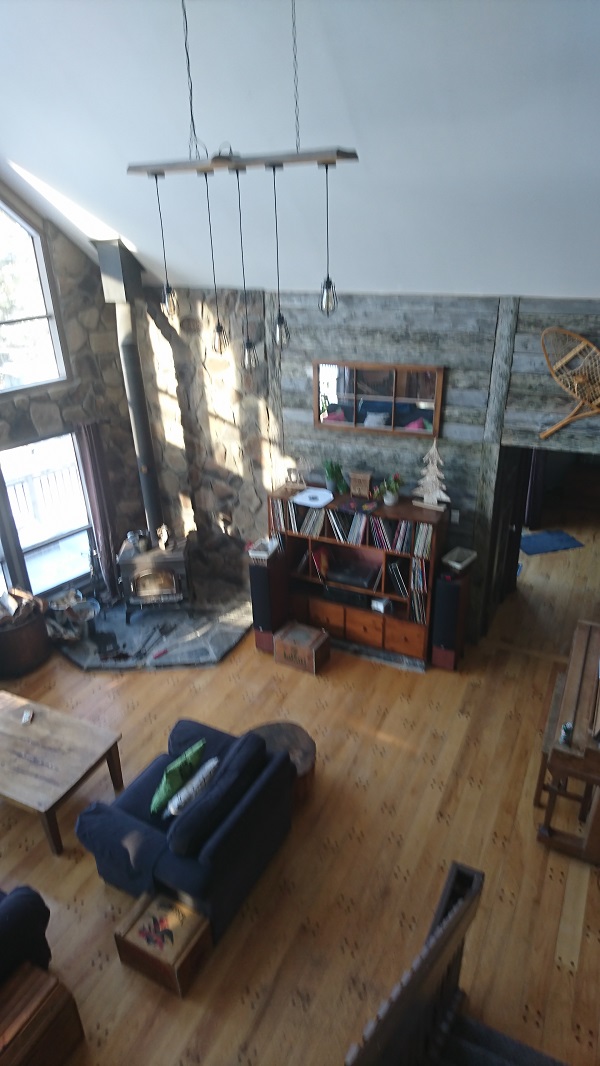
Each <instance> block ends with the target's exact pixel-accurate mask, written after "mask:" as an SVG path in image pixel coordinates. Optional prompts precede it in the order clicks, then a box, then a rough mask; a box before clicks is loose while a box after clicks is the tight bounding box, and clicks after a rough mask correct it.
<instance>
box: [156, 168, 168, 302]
mask: <svg viewBox="0 0 600 1066" xmlns="http://www.w3.org/2000/svg"><path fill="white" fill-rule="evenodd" d="M154 181H155V183H156V202H157V204H158V218H159V222H160V239H161V242H162V253H163V262H164V264H165V291H166V292H167V293H168V292H170V290H171V286H170V285H169V275H168V273H167V253H166V251H165V231H164V229H163V219H162V211H161V209H160V196H159V194H158V174H155V175H154Z"/></svg>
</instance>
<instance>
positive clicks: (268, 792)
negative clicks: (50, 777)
mask: <svg viewBox="0 0 600 1066" xmlns="http://www.w3.org/2000/svg"><path fill="white" fill-rule="evenodd" d="M201 738H204V740H205V742H206V745H205V748H204V749H203V758H204V759H206V760H208V759H211V758H213V757H215V756H216V757H217V758H218V759H219V766H218V769H217V772H216V773H215V775H214V777H213V778H212V779H211V781H210V783H209V784H208V786H207V788H206V789H205V790H204V791H203V792H202V793H201V794H200V795H199V796H197V797H196V798H195V799H194V800H192V802H191V804H190V805H189V806H188V807H186V808H185V809H184V810H183V811H182V812H181V813H180V814H178V815H176V816H175V817H173V818H167V819H164V818H163V817H162V815H153V814H151V812H150V803H151V799H152V796H153V795H154V791H155V789H156V788H157V786H158V784H159V782H160V780H161V778H162V775H163V773H164V770H165V767H166V766H167V765H168V764H169V763H170V762H172V760H173V759H174V758H176V757H177V756H178V755H181V753H182V752H183V751H185V750H186V749H187V748H189V747H190V746H191V745H192V744H194V743H196V741H198V740H200V739H201ZM294 777H295V769H294V767H293V764H292V763H291V761H290V758H289V755H288V754H287V752H278V753H276V754H273V753H270V752H268V751H267V748H266V745H265V742H264V740H263V738H262V737H260V736H258V735H257V734H256V733H252V732H249V733H245V734H244V735H243V736H241V737H234V736H232V735H231V734H229V733H223V732H221V731H220V730H218V729H212V728H211V727H209V726H206V725H202V724H201V723H200V722H194V721H192V720H190V719H182V720H181V721H179V722H178V723H177V725H176V726H175V727H174V728H173V730H172V731H171V734H170V736H169V741H168V753H166V754H162V755H159V756H158V757H157V758H156V759H154V760H153V762H152V763H150V765H149V766H148V767H146V769H145V770H144V771H143V772H142V773H141V774H140V775H139V776H138V777H137V778H136V779H135V780H134V781H132V783H131V784H130V785H129V786H128V787H127V788H126V789H125V790H124V791H123V792H122V793H121V794H120V795H119V796H118V797H117V798H116V799H115V800H114V802H113V803H111V804H110V805H107V804H105V803H93V804H92V805H91V806H90V807H88V808H87V809H86V810H84V811H83V812H82V813H81V814H80V816H79V818H78V820H77V824H76V827H75V828H76V833H77V836H78V838H79V840H80V841H81V843H82V844H83V845H84V847H86V848H87V849H88V850H89V851H91V852H92V854H93V855H94V858H95V860H96V866H97V868H98V873H99V874H100V877H102V878H103V879H104V880H105V881H107V882H108V883H109V884H111V885H114V886H115V887H116V888H120V889H123V891H125V892H128V893H129V894H130V895H132V896H139V895H141V893H143V892H150V893H156V892H165V893H167V894H169V895H172V896H174V897H176V898H178V899H180V900H181V901H182V902H184V903H188V904H189V905H190V906H192V907H194V908H195V909H196V910H197V911H199V912H200V913H201V914H204V915H205V916H206V918H207V919H208V920H209V922H210V926H211V931H212V936H213V941H215V942H216V941H217V940H218V939H219V938H220V937H221V936H222V935H223V933H224V931H225V929H226V928H227V926H228V925H229V923H230V922H231V920H232V918H233V916H234V915H235V913H236V911H237V910H238V908H239V907H240V905H241V904H242V903H243V901H244V899H245V898H246V896H247V895H248V893H249V892H250V890H251V889H252V887H253V885H254V884H255V882H256V881H257V880H258V878H259V877H260V875H261V873H262V872H263V870H264V869H265V867H266V866H267V864H268V863H269V861H270V860H271V858H272V857H273V855H274V854H275V852H276V851H277V850H278V848H279V847H280V845H281V843H282V842H283V840H284V838H285V836H286V834H287V833H288V831H289V829H290V825H291V813H292V788H293V783H294Z"/></svg>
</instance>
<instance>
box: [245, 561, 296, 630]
mask: <svg viewBox="0 0 600 1066" xmlns="http://www.w3.org/2000/svg"><path fill="white" fill-rule="evenodd" d="M249 571H250V595H251V597H252V621H253V623H254V628H255V629H260V630H264V631H266V632H268V633H274V632H275V631H276V630H277V629H280V628H281V626H282V625H283V624H284V622H286V621H287V616H288V602H287V566H286V561H285V556H284V554H283V552H277V553H276V554H275V555H273V556H271V557H270V558H269V560H268V562H267V565H266V566H258V565H254V564H250V566H249Z"/></svg>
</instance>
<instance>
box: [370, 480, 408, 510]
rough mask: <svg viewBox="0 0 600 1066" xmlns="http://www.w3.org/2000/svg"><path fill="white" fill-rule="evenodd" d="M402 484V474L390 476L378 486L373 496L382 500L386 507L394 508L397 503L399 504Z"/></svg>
mask: <svg viewBox="0 0 600 1066" xmlns="http://www.w3.org/2000/svg"><path fill="white" fill-rule="evenodd" d="M401 484H402V478H401V477H400V474H389V475H388V476H387V477H386V478H384V480H383V481H382V482H381V483H380V484H379V485H378V486H377V488H376V489H375V491H374V493H373V495H374V497H375V499H376V500H381V501H382V502H383V503H384V504H385V505H386V507H393V505H394V504H395V503H398V496H399V494H400V486H401Z"/></svg>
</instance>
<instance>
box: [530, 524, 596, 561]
mask: <svg viewBox="0 0 600 1066" xmlns="http://www.w3.org/2000/svg"><path fill="white" fill-rule="evenodd" d="M570 548H583V544H582V543H581V541H580V540H575V537H572V536H571V535H570V533H563V531H562V530H561V529H550V530H548V529H546V530H543V531H542V532H541V533H526V534H524V535H523V536H522V537H521V551H523V552H525V555H544V554H545V553H546V552H562V551H568V550H569V549H570Z"/></svg>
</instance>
